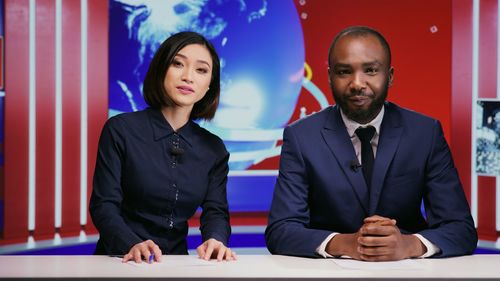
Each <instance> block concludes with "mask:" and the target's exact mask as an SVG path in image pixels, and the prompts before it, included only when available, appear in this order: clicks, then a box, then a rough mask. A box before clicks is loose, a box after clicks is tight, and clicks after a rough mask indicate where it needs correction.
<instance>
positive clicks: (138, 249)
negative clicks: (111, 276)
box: [122, 240, 162, 263]
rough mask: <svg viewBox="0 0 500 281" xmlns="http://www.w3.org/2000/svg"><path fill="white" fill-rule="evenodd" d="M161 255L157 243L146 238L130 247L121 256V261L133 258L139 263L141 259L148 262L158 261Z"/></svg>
mask: <svg viewBox="0 0 500 281" xmlns="http://www.w3.org/2000/svg"><path fill="white" fill-rule="evenodd" d="M151 255H153V257H154V258H153V257H150V256H151ZM161 255H162V254H161V250H160V247H158V245H156V244H155V242H153V241H152V240H146V241H144V242H141V243H137V244H135V245H134V246H133V247H132V248H131V249H130V251H129V252H128V254H126V255H124V256H123V260H122V262H128V261H129V260H134V261H135V262H136V263H141V262H142V260H143V259H144V260H146V261H147V262H149V263H152V262H153V261H156V262H160V261H161Z"/></svg>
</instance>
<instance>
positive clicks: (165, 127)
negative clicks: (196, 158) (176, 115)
mask: <svg viewBox="0 0 500 281" xmlns="http://www.w3.org/2000/svg"><path fill="white" fill-rule="evenodd" d="M146 110H147V112H148V115H149V120H151V126H152V127H153V137H154V140H155V141H158V140H160V139H163V138H166V137H168V136H170V135H172V134H173V133H175V131H174V129H172V126H170V124H169V123H168V121H167V119H165V117H164V116H163V114H162V113H161V110H159V109H154V108H148V109H146ZM196 127H198V125H197V124H196V123H194V122H193V120H189V121H188V122H187V123H186V124H185V125H184V126H182V127H181V128H179V130H177V134H178V135H179V136H180V137H181V138H182V139H183V140H184V141H185V142H186V143H187V144H189V146H192V141H193V138H194V136H195V131H196Z"/></svg>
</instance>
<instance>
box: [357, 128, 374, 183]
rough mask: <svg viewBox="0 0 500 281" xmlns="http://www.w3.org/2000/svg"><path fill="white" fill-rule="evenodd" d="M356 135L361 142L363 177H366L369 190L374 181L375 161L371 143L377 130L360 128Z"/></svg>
mask: <svg viewBox="0 0 500 281" xmlns="http://www.w3.org/2000/svg"><path fill="white" fill-rule="evenodd" d="M355 133H356V135H357V136H358V138H359V140H360V141H361V165H362V167H363V175H364V176H365V182H366V185H367V186H368V188H369V187H370V181H371V179H372V170H373V159H374V157H373V149H372V145H371V143H370V141H371V140H372V137H373V135H374V134H375V128H374V127H373V126H368V127H366V128H361V127H359V128H357V129H356V131H355Z"/></svg>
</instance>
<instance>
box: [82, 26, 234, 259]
mask: <svg viewBox="0 0 500 281" xmlns="http://www.w3.org/2000/svg"><path fill="white" fill-rule="evenodd" d="M219 71H220V63H219V57H218V55H217V53H216V52H215V49H214V47H213V46H212V44H211V43H210V42H209V41H207V40H206V39H205V38H203V37H202V36H201V35H199V34H197V33H194V32H181V33H178V34H175V35H173V36H171V37H170V38H168V39H167V40H165V41H164V42H163V44H162V45H161V46H160V48H159V49H158V51H157V52H156V54H155V56H154V57H153V60H152V61H151V64H150V66H149V70H148V72H147V74H146V78H145V80H144V88H143V92H144V99H145V101H146V103H147V104H148V105H149V106H150V107H149V108H147V109H145V110H142V111H138V112H133V113H125V114H120V115H117V116H115V117H112V118H110V119H109V120H108V121H107V123H106V124H105V126H104V128H103V131H102V134H101V138H100V140H99V151H98V154H97V162H96V168H95V173H94V182H93V192H92V196H91V198H90V214H91V216H92V220H93V222H94V224H95V226H96V227H97V229H98V230H99V234H100V238H99V241H98V242H97V247H96V251H95V253H96V254H107V255H124V256H123V262H127V261H129V260H134V261H135V262H139V263H140V262H141V260H143V259H145V260H148V261H150V262H151V261H153V260H154V261H160V259H161V256H162V254H187V244H186V236H187V231H188V224H187V220H188V219H189V218H190V217H191V216H193V214H194V213H195V211H196V210H197V208H198V207H200V206H201V208H202V214H201V217H200V230H201V234H202V240H203V243H202V244H201V245H200V246H199V247H198V248H197V252H198V255H199V256H200V258H204V259H206V260H208V259H210V258H217V260H219V261H220V260H223V259H224V260H231V259H235V258H236V255H235V253H234V252H232V251H231V249H229V248H228V247H227V246H226V245H227V241H228V239H229V235H230V233H231V228H230V225H229V213H228V205H227V198H226V182H227V173H228V159H229V153H228V152H227V150H226V149H225V147H224V144H223V142H222V141H221V139H220V138H218V137H216V136H215V135H213V134H211V133H210V132H208V131H207V130H205V129H202V128H201V127H199V126H198V125H197V124H196V123H195V122H193V120H194V119H198V118H201V119H206V120H210V119H212V118H213V117H214V114H215V111H216V109H217V105H218V103H219V95H220V75H219Z"/></svg>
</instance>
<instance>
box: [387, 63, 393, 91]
mask: <svg viewBox="0 0 500 281" xmlns="http://www.w3.org/2000/svg"><path fill="white" fill-rule="evenodd" d="M393 81H394V67H392V66H391V68H389V83H388V85H389V87H391V86H392V82H393Z"/></svg>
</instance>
